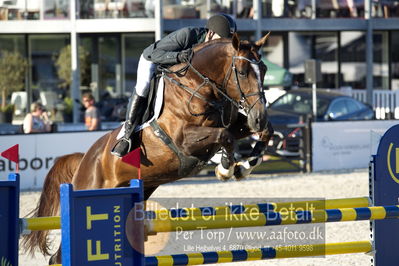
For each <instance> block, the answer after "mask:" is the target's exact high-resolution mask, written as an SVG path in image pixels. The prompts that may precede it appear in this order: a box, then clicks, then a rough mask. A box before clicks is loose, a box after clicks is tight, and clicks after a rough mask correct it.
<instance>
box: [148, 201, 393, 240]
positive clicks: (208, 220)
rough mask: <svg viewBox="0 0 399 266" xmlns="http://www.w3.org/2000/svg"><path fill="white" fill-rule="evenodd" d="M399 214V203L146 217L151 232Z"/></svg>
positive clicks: (316, 221) (336, 220)
mask: <svg viewBox="0 0 399 266" xmlns="http://www.w3.org/2000/svg"><path fill="white" fill-rule="evenodd" d="M389 218H399V205H393V206H380V207H365V208H342V209H331V210H313V211H296V212H266V213H244V214H234V215H215V216H190V217H181V218H168V219H156V220H146V221H145V222H146V228H147V232H148V233H149V234H155V233H159V232H173V231H186V230H207V229H221V228H231V227H255V226H273V225H284V224H308V223H326V222H342V221H360V220H383V219H389Z"/></svg>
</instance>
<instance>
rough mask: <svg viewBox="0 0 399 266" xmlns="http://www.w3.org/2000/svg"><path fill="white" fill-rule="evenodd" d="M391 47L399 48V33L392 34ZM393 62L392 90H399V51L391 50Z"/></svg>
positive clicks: (391, 73) (391, 74)
mask: <svg viewBox="0 0 399 266" xmlns="http://www.w3.org/2000/svg"><path fill="white" fill-rule="evenodd" d="M390 47H399V31H393V32H392V33H391V42H390ZM390 55H391V56H390V60H391V71H390V76H391V89H392V90H399V49H390Z"/></svg>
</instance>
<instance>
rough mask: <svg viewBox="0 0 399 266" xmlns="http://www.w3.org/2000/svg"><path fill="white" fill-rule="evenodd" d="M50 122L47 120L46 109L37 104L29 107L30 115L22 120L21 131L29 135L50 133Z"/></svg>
mask: <svg viewBox="0 0 399 266" xmlns="http://www.w3.org/2000/svg"><path fill="white" fill-rule="evenodd" d="M51 125H52V122H51V121H50V120H49V118H48V115H47V112H46V109H45V108H44V106H43V105H42V104H41V103H39V102H34V103H32V104H31V106H30V113H28V114H27V115H26V116H25V118H24V123H23V131H24V133H25V134H29V133H43V132H51Z"/></svg>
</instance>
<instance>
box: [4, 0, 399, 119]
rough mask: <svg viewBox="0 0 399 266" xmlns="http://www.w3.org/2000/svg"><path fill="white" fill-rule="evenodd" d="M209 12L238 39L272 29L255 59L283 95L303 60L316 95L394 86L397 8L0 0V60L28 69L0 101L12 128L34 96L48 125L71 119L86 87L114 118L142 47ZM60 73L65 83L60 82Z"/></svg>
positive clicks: (210, 0)
mask: <svg viewBox="0 0 399 266" xmlns="http://www.w3.org/2000/svg"><path fill="white" fill-rule="evenodd" d="M217 12H225V13H229V14H231V15H232V16H234V17H236V18H237V22H238V31H239V34H240V36H241V37H242V38H245V39H249V40H257V39H258V38H259V37H260V36H262V35H263V34H265V33H267V32H268V31H272V34H271V37H270V39H269V40H268V43H267V46H266V47H264V56H265V57H266V58H267V60H268V61H269V62H270V63H273V64H274V65H275V66H280V67H281V69H282V71H287V70H288V72H290V73H291V74H292V82H291V84H290V86H287V84H286V83H284V84H281V85H284V86H286V88H291V87H309V86H310V84H307V83H306V82H305V79H304V72H305V66H304V65H305V64H304V63H305V60H307V59H319V60H321V71H322V75H323V79H322V81H321V82H320V83H318V84H317V86H318V87H319V88H332V89H340V88H352V89H361V90H364V91H365V92H367V93H366V95H367V97H366V99H365V101H368V102H370V103H371V101H372V91H373V90H386V91H395V90H398V89H399V51H398V50H397V49H395V48H396V47H398V45H399V19H398V18H399V1H392V0H391V1H390V0H253V1H245V0H235V1H230V0H229V1H227V0H164V1H161V0H84V1H83V0H80V1H79V0H76V2H74V1H70V0H29V1H26V0H0V53H2V52H3V51H11V52H18V53H20V54H21V55H22V56H23V57H25V58H26V59H27V63H28V68H27V71H26V75H25V82H24V84H25V85H24V88H23V89H22V90H21V91H18V92H13V93H11V92H10V93H9V94H8V95H7V103H13V104H14V105H15V107H16V109H15V112H14V114H13V120H14V123H18V122H19V121H21V118H22V117H23V116H24V115H25V113H26V111H27V106H29V105H30V103H31V102H32V101H35V100H38V99H40V100H41V101H42V102H43V103H44V104H46V105H47V106H48V108H49V110H51V111H52V114H53V119H55V120H56V121H66V122H68V121H73V122H79V120H80V111H79V108H80V105H79V101H80V95H81V92H83V91H84V90H87V89H91V90H92V92H93V93H94V95H95V97H96V99H97V102H98V103H99V104H100V107H101V111H102V115H103V119H104V120H117V119H118V118H117V111H118V108H115V106H117V107H120V106H124V105H125V101H126V98H127V97H128V96H129V95H130V92H131V90H132V88H133V87H134V84H135V80H136V68H137V63H138V59H139V56H140V54H141V52H142V50H143V49H144V48H145V47H147V46H148V45H149V44H151V43H152V42H154V41H155V40H156V39H159V38H160V37H161V36H162V35H163V34H167V33H168V32H171V31H173V30H176V29H179V28H181V27H183V26H188V25H195V26H203V25H205V23H206V18H207V17H209V16H210V15H212V14H214V13H217ZM78 51H79V52H78ZM78 58H80V60H78ZM70 62H71V63H70ZM65 68H66V69H69V70H70V72H67V73H66V75H67V76H68V75H69V76H71V75H72V74H74V77H75V78H74V79H73V80H72V82H70V83H68V82H67V84H65V79H63V78H62V77H63V75H62V74H61V73H60V71H59V70H60V69H65ZM77 73H80V75H78V74H77ZM64 75H65V73H64ZM275 85H277V86H278V85H279V84H275ZM12 89H13V88H10V90H12ZM72 99H74V100H72ZM118 104H120V106H118ZM398 105H399V103H398Z"/></svg>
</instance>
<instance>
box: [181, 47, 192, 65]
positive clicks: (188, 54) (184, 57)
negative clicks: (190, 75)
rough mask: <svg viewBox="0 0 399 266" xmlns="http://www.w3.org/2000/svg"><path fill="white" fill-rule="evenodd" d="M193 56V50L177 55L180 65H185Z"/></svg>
mask: <svg viewBox="0 0 399 266" xmlns="http://www.w3.org/2000/svg"><path fill="white" fill-rule="evenodd" d="M192 55H193V50H192V49H190V48H189V49H187V50H183V51H181V52H180V53H178V54H177V60H178V61H179V62H180V63H185V62H188V61H190V59H191V57H192Z"/></svg>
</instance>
